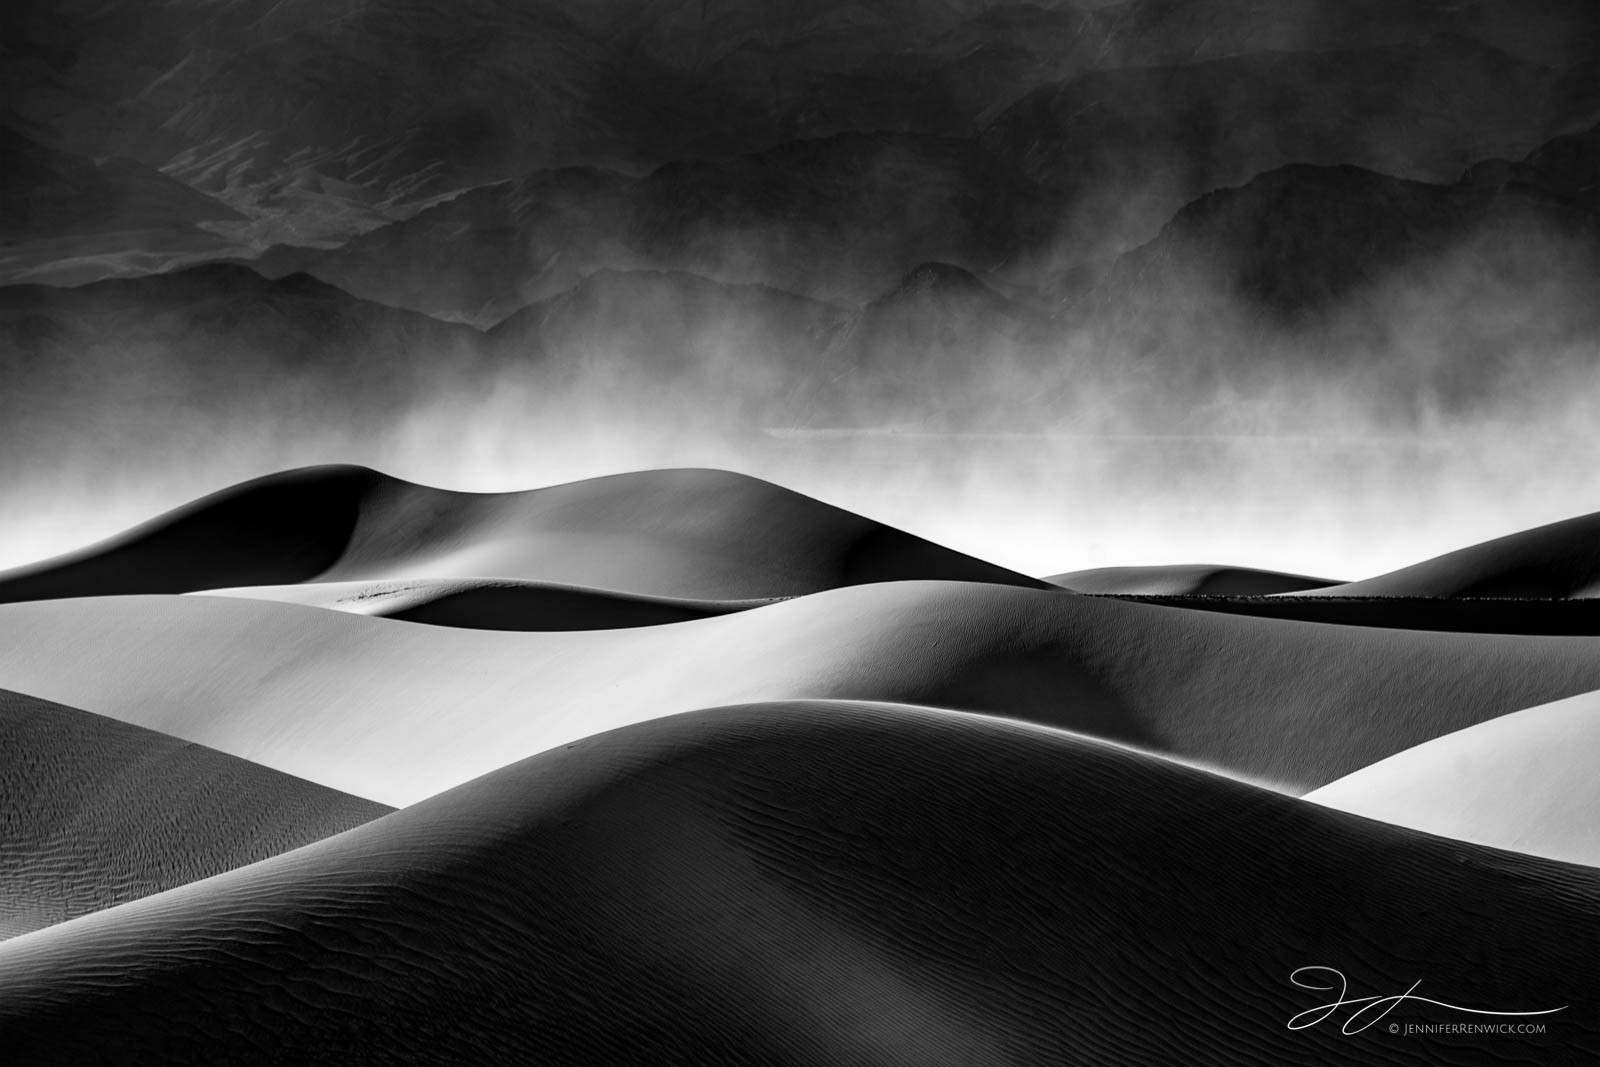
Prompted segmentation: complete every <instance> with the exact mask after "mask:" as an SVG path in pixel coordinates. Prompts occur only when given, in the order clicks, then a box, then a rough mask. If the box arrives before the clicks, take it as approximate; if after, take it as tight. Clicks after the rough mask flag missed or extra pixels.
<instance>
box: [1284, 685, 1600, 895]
mask: <svg viewBox="0 0 1600 1067" xmlns="http://www.w3.org/2000/svg"><path fill="white" fill-rule="evenodd" d="M1597 757H1600V693H1585V694H1583V695H1581V696H1576V697H1571V698H1569V699H1567V700H1560V701H1557V702H1555V703H1553V704H1545V705H1543V706H1541V707H1537V708H1529V709H1527V710H1525V711H1517V712H1513V713H1511V714H1509V715H1502V716H1500V717H1499V718H1497V719H1490V720H1488V721H1487V722H1482V723H1479V724H1478V725H1477V726H1470V727H1468V728H1466V729H1465V730H1458V731H1456V732H1455V733H1453V734H1446V735H1445V736H1444V737H1441V738H1438V739H1437V740H1434V741H1429V742H1427V743H1426V744H1422V745H1418V746H1417V747H1416V748H1411V749H1407V750H1406V751H1404V752H1401V753H1399V754H1397V755H1394V756H1390V757H1389V758H1388V759H1386V760H1380V761H1378V762H1377V763H1374V764H1373V765H1372V766H1370V767H1363V768H1362V769H1361V770H1359V771H1356V772H1355V773H1354V774H1350V775H1347V776H1346V777H1344V778H1341V779H1339V780H1338V781H1336V782H1332V783H1330V784H1328V785H1325V786H1323V787H1322V788H1321V789H1317V790H1313V791H1312V792H1310V793H1308V794H1306V799H1307V800H1311V801H1315V802H1316V803H1318V804H1325V805H1327V806H1328V807H1330V808H1339V809H1341V810H1343V811H1348V812H1353V813H1355V814H1357V815H1365V816H1367V817H1368V818H1371V819H1382V820H1383V821H1385V822H1392V823H1397V824H1399V825H1401V826H1409V827H1412V828H1414V829H1417V830H1426V831H1428V832H1429V833H1432V834H1441V835H1444V836H1446V837H1455V838H1460V839H1461V840H1463V841H1475V842H1477V843H1479V844H1484V845H1493V846H1495V847H1496V848H1507V849H1515V850H1516V851H1518V852H1527V853H1531V854H1533V855H1536V856H1549V857H1550V858H1552V859H1559V860H1566V861H1568V862H1571V863H1587V864H1589V865H1591V866H1596V867H1600V822H1597V821H1596V816H1597V814H1600V773H1596V771H1597V766H1596V761H1597Z"/></svg>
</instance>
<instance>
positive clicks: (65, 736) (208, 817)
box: [0, 692, 389, 937]
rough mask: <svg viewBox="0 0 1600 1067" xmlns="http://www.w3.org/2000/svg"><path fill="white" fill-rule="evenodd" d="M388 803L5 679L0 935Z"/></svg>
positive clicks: (311, 837) (157, 886)
mask: <svg viewBox="0 0 1600 1067" xmlns="http://www.w3.org/2000/svg"><path fill="white" fill-rule="evenodd" d="M388 810H389V809H388V808H386V807H384V806H383V805H381V804H374V803H372V802H370V801H366V800H361V799H360V798H358V797H353V796H349V795H347V794H344V793H337V792H335V791H333V790H331V789H327V788H324V787H323V786H319V785H313V784H312V783H310V782H306V781H302V780H300V779H298V778H292V777H290V776H288V775H286V774H282V773H280V772H278V771H274V770H269V769H268V768H266V767H261V766H257V765H255V764H252V763H248V762H246V761H244V760H241V759H236V758H235V757H233V756H227V755H224V754H223V753H221V752H216V751H213V750H212V749H208V748H202V747H201V746H199V745H193V744H188V743H186V742H183V741H180V740H178V739H177V738H174V737H168V736H166V735H164V734H159V733H156V732H154V731H151V730H145V729H141V728H140V727H138V726H132V725H130V724H128V723H125V722H118V721H116V720H115V719H107V718H104V717H102V716H99V715H91V714H89V713H87V712H82V711H78V710H76V709H74V708H68V707H62V706H60V705H58V704H50V703H48V702H46V701H42V700H37V699H34V698H33V697H27V696H21V695H19V694H16V693H8V692H0V937H10V936H14V935H16V934H20V933H24V932H26V931H28V930H36V929H38V928H40V927H43V926H48V925H50V924H52V923H58V922H61V921H63V920H65V919H70V918H73V917H75V916H78V915H83V914H86V913H88V912H91V911H97V910H99V909H101V908H107V907H110V906H112V905H114V904H121V903H123V902H124V901H128V900H134V899H137V898H139V897H142V896H147V895H148V894H150V893H157V892H160V891H161V890H164V889H170V888H172V887H173V886H177V885H182V884H184V883H186V882H192V881H195V880H197V879H200V878H205V877H208V876H210V875H213V874H217V873H219V872H221V871H226V870H231V869H232V868H234V867H240V866H243V865H244V864H247V863H254V862H255V861H257V860H260V859H265V858H266V857H268V856H274V855H277V854H278V853H280V852H286V851H288V850H289V849H292V848H297V847H299V846H300V845H304V844H308V843H309V842H312V841H316V840H319V839H321V838H324V837H327V836H329V835H330V834H335V833H338V832H339V831H341V830H346V829H348V828H350V827H352V826H357V825H359V824H361V823H363V822H366V821H368V820H369V819H375V818H377V817H378V816H380V815H383V814H385V813H386V812H388Z"/></svg>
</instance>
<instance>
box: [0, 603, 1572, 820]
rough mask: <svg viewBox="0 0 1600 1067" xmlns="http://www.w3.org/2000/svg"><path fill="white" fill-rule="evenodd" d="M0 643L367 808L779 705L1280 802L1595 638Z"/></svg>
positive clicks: (966, 615) (237, 611) (1381, 633)
mask: <svg viewBox="0 0 1600 1067" xmlns="http://www.w3.org/2000/svg"><path fill="white" fill-rule="evenodd" d="M0 646H4V647H7V648H9V649H10V654H9V655H8V656H6V657H4V658H3V659H0V686H7V687H10V688H13V689H18V690H21V691H24V692H29V693H36V694H38V695H40V696H42V697H45V698H48V699H52V700H58V701H61V702H62V703H67V704H71V705H73V706H75V707H83V708H88V709H90V710H92V711H95V712H97V713H100V714H106V715H112V716H115V717H118V718H122V719H125V720H127V721H130V722H135V723H138V724H139V725H142V726H146V727H149V728H151V729H157V730H161V731H163V732H167V733H172V734H174V735H176V736H179V737H183V738H185V739H188V740H192V741H198V742H200V743H203V744H208V745H211V746H213V747H216V748H219V749H221V750H223V751H225V752H231V753H233V754H235V755H238V756H241V757H243V758H246V759H251V760H254V761H256V762H259V763H263V764H266V765H267V766H271V767H276V768H278V769H280V770H283V771H286V772H289V773H292V774H296V775H299V776H301V777H305V778H309V779H311V780H312V781H317V782H322V783H324V784H327V785H330V786H334V787H336V788H339V789H343V790H346V791H348V792H351V793H355V794H356V795H359V796H367V797H372V798H374V799H378V800H383V801H385V802H388V803H408V802H411V801H414V800H417V799H420V798H422V797H424V796H428V795H430V794H432V793H435V792H438V791H439V790H442V789H445V788H448V787H450V786H452V785H456V784H458V783H460V782H462V781H465V780H466V779H468V778H471V777H473V776H475V775H478V774H482V773H485V772H487V771H489V770H492V769H493V768H495V767H497V766H500V765H502V764H504V763H505V762H506V760H507V759H511V758H517V757H520V756H524V755H528V754H531V753H533V752H537V751H539V750H541V749H545V748H549V747H551V746H553V745H558V744H565V743H568V742H570V741H573V740H576V739H578V738H580V737H583V736H586V735H588V734H592V733H594V732H596V731H598V730H604V729H610V728H612V727H617V726H623V725H627V724H629V723H632V722H636V721H639V720H640V719H644V718H649V717H653V716H658V715H662V714H666V713H670V712H675V711H687V710H691V709H693V708H696V707H711V706H716V705H720V704H728V703H743V702H749V701H756V700H780V699H796V698H840V699H863V700H889V701H901V702H907V703H916V704H928V705H936V706H941V707H950V708H957V709H964V710H969V711H981V712H992V713H996V714H1003V715H1010V716H1014V717H1017V718H1022V719H1028V720H1031V721H1035V722H1040V723H1045V724H1048V725H1052V726H1058V727H1063V728H1066V729H1071V730H1076V731H1079V732H1082V733H1087V734H1093V735H1096V736H1101V737H1107V738H1110V739H1113V740H1118V741H1124V742H1127V743H1130V744H1135V745H1139V746H1142V747H1146V748H1150V749H1153V750H1156V751H1159V752H1164V753H1170V754H1172V755H1174V756H1177V757H1180V758H1184V759H1190V760H1196V761H1201V762H1204V763H1206V764H1208V765H1211V766H1216V767H1221V768H1226V769H1228V770H1230V771H1232V772H1234V773H1237V774H1240V775H1243V776H1246V777H1250V778H1252V779H1259V780H1263V781H1266V782H1270V783H1274V784H1276V785H1278V786H1279V787H1281V788H1283V789H1285V790H1287V791H1291V792H1297V793H1298V792H1303V791H1305V790H1309V789H1312V788H1315V787H1316V786H1320V785H1323V784H1325V783H1327V782H1329V781H1332V780H1333V779H1335V778H1338V777H1340V776H1342V775H1344V774H1348V773H1350V772H1351V771H1354V770H1356V769H1358V768H1360V767H1363V766H1365V765H1367V764H1369V763H1372V762H1374V761H1375V760H1378V759H1382V758H1384V757H1386V756H1389V755H1393V754H1394V753H1396V752H1399V751H1401V750H1402V749H1405V748H1409V747H1411V746H1413V745H1416V744H1420V743H1422V742H1423V741H1427V740H1431V739H1432V738H1434V737H1438V736H1440V735H1441V734H1444V733H1448V732H1450V731H1452V730H1457V729H1461V728H1462V727H1465V726H1470V725H1472V724H1474V723H1477V722H1481V721H1483V720H1484V719H1487V718H1492V717H1494V716H1496V715H1500V714H1504V713H1505V712H1508V711H1513V710H1516V709H1518V708H1523V707H1528V706H1531V705H1533V704H1538V703H1543V702H1546V701H1550V700H1555V699H1559V698H1561V697H1566V696H1570V695H1573V694H1575V693H1580V692H1585V691H1587V690H1590V689H1600V638H1590V637H1523V636H1501V635H1480V634H1441V633H1421V632H1413V631H1396V630H1379V629H1373V628H1364V627H1339V626H1326V625H1320V624H1312V623H1298V622H1288V621H1282V620H1275V619H1252V618H1245V617H1236V616H1228V615H1223V614H1219V613H1213V612H1197V611H1188V610H1182V609H1176V608H1167V607H1157V606H1151V605H1147V604H1137V603H1127V602H1122V601H1116V600H1110V599H1104V598H1098V597H1082V596H1072V595H1069V594H1066V593H1063V592H1060V591H1049V590H1030V589H1014V588H1007V587H1004V586H999V585H988V584H974V583H950V582H888V583H883V584H878V585H867V586H854V587H850V588H843V589H834V590H829V591H826V592H823V593H817V594H813V595H811V596H806V597H799V598H796V599H792V600H785V601H782V602H779V603H775V604H770V605H767V606H764V607H759V608H754V609H751V610H748V611H743V612H739V613H737V614H732V615H725V616H721V617H714V618H706V619H700V620H695V621H689V622H683V623H678V624H675V625H671V626H652V627H642V628H635V629H622V630H598V631H589V632H574V633H493V632H487V631H481V630H463V629H451V628H444V627H427V626H409V625H399V624H396V623H394V622H392V621H389V620H384V619H368V618H362V617H359V616H355V615H350V614H346V613H343V612H333V611H325V610H321V609H317V608H310V607H305V606H301V605H295V604H277V603H271V602H268V601H262V600H246V599H238V598H229V597H194V596H183V597H128V598H108V597H99V598H88V599H79V600H61V601H49V602H40V603H33V604H12V605H3V606H0Z"/></svg>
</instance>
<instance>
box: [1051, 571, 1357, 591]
mask: <svg viewBox="0 0 1600 1067" xmlns="http://www.w3.org/2000/svg"><path fill="white" fill-rule="evenodd" d="M1045 581H1047V582H1049V583H1050V584H1051V585H1059V586H1061V587H1062V588H1063V589H1070V590H1072V591H1073V592H1074V593H1096V594H1108V593H1109V594H1122V595H1130V596H1266V595H1269V594H1272V593H1297V592H1301V591H1303V590H1306V589H1319V588H1321V587H1323V586H1328V585H1337V584H1339V583H1337V582H1336V581H1334V580H1333V579H1331V578H1313V577H1311V576H1310V575H1306V574H1285V573H1284V572H1282V571H1265V570H1259V569H1257V568H1254V567H1228V566H1223V565H1220V564H1212V563H1180V564H1173V565H1170V566H1153V567H1096V568H1094V569H1093V570H1087V571H1073V572H1071V573H1070V574H1056V575H1052V576H1051V577H1049V578H1046V579H1045Z"/></svg>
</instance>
